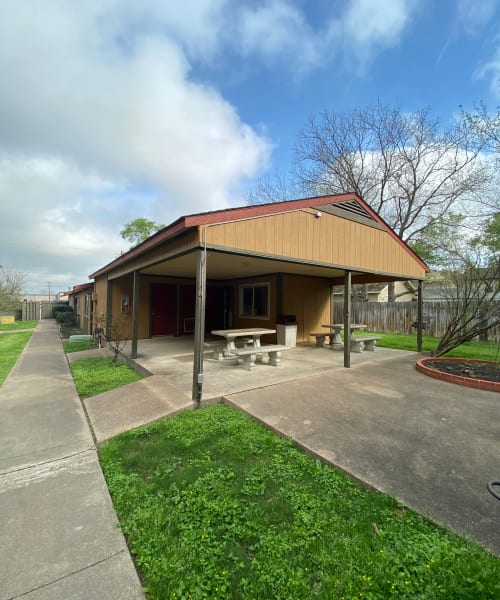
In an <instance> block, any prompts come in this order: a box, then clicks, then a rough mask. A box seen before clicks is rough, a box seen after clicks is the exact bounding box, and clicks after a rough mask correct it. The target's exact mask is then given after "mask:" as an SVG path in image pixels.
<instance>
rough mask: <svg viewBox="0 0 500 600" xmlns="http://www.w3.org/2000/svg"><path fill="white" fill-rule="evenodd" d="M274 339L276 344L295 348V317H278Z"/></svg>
mask: <svg viewBox="0 0 500 600" xmlns="http://www.w3.org/2000/svg"><path fill="white" fill-rule="evenodd" d="M276 338H277V340H276V341H277V342H278V344H280V345H282V346H287V347H288V348H295V346H296V345H297V319H296V317H295V315H278V318H277V319H276Z"/></svg>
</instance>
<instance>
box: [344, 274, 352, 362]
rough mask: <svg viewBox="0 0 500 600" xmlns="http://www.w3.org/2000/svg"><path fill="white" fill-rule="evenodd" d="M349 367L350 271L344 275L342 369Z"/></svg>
mask: <svg viewBox="0 0 500 600" xmlns="http://www.w3.org/2000/svg"><path fill="white" fill-rule="evenodd" d="M350 366H351V271H346V272H345V273H344V367H347V368H349V367H350Z"/></svg>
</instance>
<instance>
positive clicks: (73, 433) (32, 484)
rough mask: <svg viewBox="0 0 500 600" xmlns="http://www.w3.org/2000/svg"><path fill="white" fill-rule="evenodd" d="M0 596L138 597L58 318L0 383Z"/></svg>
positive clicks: (40, 599) (42, 328)
mask: <svg viewBox="0 0 500 600" xmlns="http://www.w3.org/2000/svg"><path fill="white" fill-rule="evenodd" d="M0 515H1V524H0V531H1V544H0V565H1V566H0V599H1V600H4V599H9V600H11V599H15V598H20V597H22V598H27V599H36V600H44V599H47V600H49V599H50V600H58V599H61V600H62V599H64V600H67V599H68V598H71V599H72V600H74V599H76V600H78V599H82V600H83V599H88V598H99V599H100V600H101V599H103V600H104V599H120V600H121V599H124V598H127V599H139V598H144V596H143V594H142V591H141V585H140V582H139V579H138V577H137V573H136V571H135V568H134V565H133V563H132V560H131V558H130V554H129V552H128V549H127V546H126V543H125V540H124V537H123V535H122V533H121V531H120V529H119V527H118V522H117V518H116V515H115V513H114V510H113V507H112V504H111V499H110V497H109V493H108V490H107V487H106V483H105V481H104V477H103V474H102V471H101V468H100V466H99V462H98V459H97V453H96V449H95V445H94V443H93V438H92V435H91V432H90V429H89V426H88V424H87V420H86V417H85V414H84V411H83V408H82V405H81V403H80V401H79V399H78V395H77V393H76V390H75V387H74V384H73V380H72V378H71V375H70V372H69V368H68V364H67V362H66V358H65V356H64V353H63V350H62V346H61V342H60V339H59V335H58V332H57V327H56V324H55V321H52V320H43V321H41V322H40V324H39V325H38V326H37V328H36V329H35V331H34V333H33V336H32V338H31V340H30V342H29V343H28V345H27V346H26V348H25V350H24V352H23V354H22V355H21V357H20V358H19V360H18V361H17V363H16V365H15V367H14V369H13V370H12V371H11V372H10V374H9V376H8V378H7V380H6V381H5V382H4V384H3V386H2V387H1V388H0Z"/></svg>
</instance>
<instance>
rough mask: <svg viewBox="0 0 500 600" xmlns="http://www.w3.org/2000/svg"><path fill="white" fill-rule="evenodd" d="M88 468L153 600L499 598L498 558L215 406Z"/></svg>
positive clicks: (151, 428) (136, 434) (121, 439)
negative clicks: (96, 474) (96, 473)
mask: <svg viewBox="0 0 500 600" xmlns="http://www.w3.org/2000/svg"><path fill="white" fill-rule="evenodd" d="M100 459H101V463H102V466H103V469H104V473H105V476H106V479H107V482H108V486H109V489H110V491H111V495H112V497H113V502H114V505H115V508H116V510H117V512H118V515H119V519H120V523H121V527H122V529H123V531H124V533H125V535H126V536H127V539H128V543H129V547H130V549H131V551H132V553H133V555H134V556H135V560H136V562H137V565H138V566H139V568H140V570H141V571H142V574H143V577H144V581H145V586H146V592H147V595H148V597H149V598H151V599H160V598H161V599H167V598H168V599H172V600H174V599H181V598H182V599H187V598H194V599H202V598H203V599H222V598H224V599H225V598H230V599H233V600H234V599H239V598H241V599H257V598H259V599H260V598H272V599H273V600H280V599H282V600H294V599H297V600H307V599H312V598H317V599H325V600H327V599H328V600H330V599H333V598H338V599H340V598H346V599H347V598H350V599H354V598H358V599H359V598H362V599H365V598H366V599H371V600H373V599H386V598H394V599H396V598H397V599H401V598H408V599H409V598H422V599H424V598H425V599H426V600H428V599H434V598H435V599H437V598H440V599H442V598H454V599H456V598H463V599H465V598H467V599H471V600H472V599H474V600H477V599H481V598H485V599H486V598H498V597H500V561H499V560H498V559H496V558H495V557H493V556H491V555H490V554H488V553H487V552H486V551H484V550H483V549H482V548H481V547H480V546H479V545H477V544H475V543H471V542H467V541H466V540H465V539H462V538H460V537H458V536H456V535H454V534H452V533H450V532H447V531H445V530H443V529H441V528H439V527H437V526H435V525H434V524H432V523H430V522H429V521H427V520H425V519H424V518H423V517H421V516H419V515H417V514H415V513H414V512H412V511H410V510H408V509H406V508H404V507H402V506H400V505H399V504H398V503H397V502H396V501H395V500H394V499H392V498H390V497H388V496H385V495H383V494H380V493H377V492H374V491H371V490H367V489H365V488H363V487H361V486H360V485H359V484H357V483H355V482H353V481H352V480H351V479H350V478H349V477H347V476H345V475H344V474H342V473H341V472H339V471H338V470H336V469H334V468H332V467H330V466H327V465H324V464H322V463H321V462H319V461H317V460H314V459H313V458H311V457H309V456H307V455H306V454H305V453H304V452H302V451H301V450H299V449H297V448H296V447H295V446H294V445H293V444H292V443H291V442H290V441H289V440H285V439H282V438H279V437H278V436H276V435H275V434H274V433H272V432H270V431H269V430H267V429H266V428H264V427H262V426H261V425H259V424H257V423H255V422H254V421H253V420H251V419H250V418H249V417H247V416H245V415H243V414H242V413H240V412H239V411H237V410H235V409H232V408H229V407H227V406H224V405H215V406H210V407H207V408H203V409H201V410H197V411H187V412H184V413H182V414H180V415H178V416H176V417H175V418H171V419H164V420H162V421H159V422H157V423H154V424H150V425H147V426H144V427H141V428H139V429H136V430H133V431H130V432H127V433H125V434H121V435H119V436H118V437H116V438H114V439H113V440H111V441H110V442H108V443H107V444H106V445H105V446H103V447H102V448H101V450H100Z"/></svg>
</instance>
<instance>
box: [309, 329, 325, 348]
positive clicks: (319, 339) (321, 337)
mask: <svg viewBox="0 0 500 600" xmlns="http://www.w3.org/2000/svg"><path fill="white" fill-rule="evenodd" d="M309 335H310V336H311V337H315V338H316V346H318V347H319V348H323V346H324V345H325V344H326V336H328V337H330V334H329V333H325V332H323V331H322V332H321V333H310V334H309Z"/></svg>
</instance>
